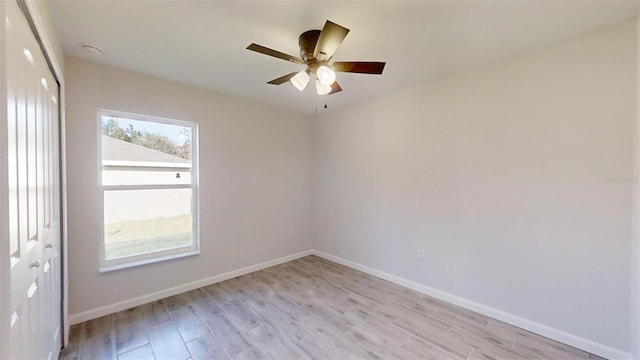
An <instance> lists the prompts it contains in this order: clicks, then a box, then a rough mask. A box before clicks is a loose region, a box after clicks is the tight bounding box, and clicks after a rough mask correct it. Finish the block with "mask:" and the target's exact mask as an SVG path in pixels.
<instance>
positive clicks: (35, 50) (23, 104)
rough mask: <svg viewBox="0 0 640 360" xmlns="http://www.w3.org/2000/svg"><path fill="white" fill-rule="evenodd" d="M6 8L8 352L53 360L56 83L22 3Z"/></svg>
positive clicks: (56, 328) (56, 331) (57, 283)
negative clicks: (9, 293)
mask: <svg viewBox="0 0 640 360" xmlns="http://www.w3.org/2000/svg"><path fill="white" fill-rule="evenodd" d="M6 12H7V14H6V15H7V19H6V21H5V22H6V23H7V24H10V26H7V27H6V29H7V37H6V46H7V48H6V50H7V51H6V57H7V93H8V95H7V110H8V111H7V130H8V131H7V135H8V138H7V139H6V140H7V146H8V156H9V161H8V165H9V169H8V176H9V179H8V180H9V181H8V185H9V189H8V191H9V201H8V204H7V205H8V207H9V214H10V216H9V234H10V252H11V259H10V260H11V262H10V263H11V270H10V271H11V295H10V307H11V308H10V312H11V314H12V315H11V329H10V337H11V342H10V346H11V349H10V354H11V358H16V359H19V358H38V359H51V358H57V357H58V354H59V351H60V347H61V335H62V334H61V309H62V306H61V305H62V299H61V292H62V287H61V261H60V256H59V251H60V238H61V236H60V230H61V229H60V223H59V214H60V181H59V174H60V173H59V168H58V167H59V164H60V162H59V150H58V149H59V147H58V144H59V130H58V127H59V119H58V113H59V110H58V99H57V97H58V84H57V82H56V80H55V79H54V77H53V75H52V74H51V71H50V70H49V67H48V64H47V62H46V59H45V57H44V55H43V54H42V52H41V50H40V46H39V44H38V42H37V40H36V38H35V36H34V35H33V33H32V31H31V28H30V27H29V24H28V22H27V21H26V18H25V16H24V14H23V13H22V11H21V10H20V8H19V7H18V5H17V3H16V2H14V1H12V2H8V3H6ZM7 20H8V21H7ZM3 140H4V139H3Z"/></svg>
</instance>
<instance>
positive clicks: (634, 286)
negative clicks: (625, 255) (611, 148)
mask: <svg viewBox="0 0 640 360" xmlns="http://www.w3.org/2000/svg"><path fill="white" fill-rule="evenodd" d="M638 89H640V19H638V20H636V97H635V99H636V117H635V123H634V125H635V129H634V130H635V131H634V137H635V143H634V147H633V154H634V161H633V164H634V170H635V171H634V177H633V184H634V185H633V222H632V224H633V231H632V238H631V309H630V316H629V318H630V322H631V324H630V325H631V354H632V355H633V358H634V359H640V183H639V181H640V92H639V91H638Z"/></svg>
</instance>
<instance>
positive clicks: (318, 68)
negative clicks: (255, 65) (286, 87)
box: [247, 20, 385, 95]
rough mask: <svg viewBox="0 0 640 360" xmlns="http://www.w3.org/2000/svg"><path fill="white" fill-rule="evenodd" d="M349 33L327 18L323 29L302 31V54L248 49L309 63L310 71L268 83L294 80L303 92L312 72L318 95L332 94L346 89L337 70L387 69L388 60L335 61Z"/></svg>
mask: <svg viewBox="0 0 640 360" xmlns="http://www.w3.org/2000/svg"><path fill="white" fill-rule="evenodd" d="M348 33H349V29H347V28H345V27H343V26H340V25H338V24H336V23H333V22H331V21H329V20H327V22H326V23H325V24H324V27H323V28H322V31H320V30H309V31H305V32H303V33H302V34H300V37H299V38H298V45H299V46H300V57H297V56H293V55H288V54H285V53H282V52H280V51H276V50H273V49H270V48H268V47H264V46H262V45H258V44H255V43H252V44H251V45H249V46H247V49H248V50H252V51H256V52H259V53H262V54H265V55H269V56H273V57H277V58H279V59H283V60H287V61H291V62H293V63H296V64H300V65H306V66H307V69H306V70H302V71H295V72H292V73H289V74H287V75H284V76H281V77H279V78H277V79H273V80H271V81H269V82H268V84H273V85H280V84H284V83H285V82H287V81H290V82H291V83H292V84H293V86H295V87H296V88H297V89H298V90H300V91H302V90H304V89H305V87H307V84H308V83H309V81H310V79H311V75H315V77H316V91H317V93H318V95H326V94H329V95H331V94H335V93H337V92H339V91H342V88H341V87H340V85H339V84H338V82H337V81H336V71H338V72H350V73H359V74H377V75H380V74H382V71H383V70H384V65H385V63H383V62H373V61H336V62H332V61H331V60H332V57H333V54H334V53H335V52H336V50H337V49H338V47H339V46H340V44H342V41H343V40H344V38H345V37H346V36H347V34H348Z"/></svg>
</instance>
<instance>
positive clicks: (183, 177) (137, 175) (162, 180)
mask: <svg viewBox="0 0 640 360" xmlns="http://www.w3.org/2000/svg"><path fill="white" fill-rule="evenodd" d="M174 184H176V185H189V184H191V169H179V168H173V169H171V170H161V169H158V168H152V169H141V168H136V170H131V169H126V168H123V167H118V168H117V170H113V169H112V168H111V167H105V168H104V169H103V170H102V185H174Z"/></svg>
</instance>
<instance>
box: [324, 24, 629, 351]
mask: <svg viewBox="0 0 640 360" xmlns="http://www.w3.org/2000/svg"><path fill="white" fill-rule="evenodd" d="M635 41H636V39H635V28H634V24H633V23H629V24H625V25H621V26H617V27H614V28H611V29H607V30H603V31H600V32H597V33H593V34H591V35H588V36H584V37H580V38H577V39H573V40H571V41H567V42H563V43H560V44H557V45H556V46H552V47H549V48H546V49H542V50H539V51H535V52H532V53H528V54H524V55H522V56H519V57H516V58H511V59H507V60H504V61H501V62H498V63H494V64H490V65H486V66H482V67H480V68H476V69H475V70H472V71H468V72H465V73H461V74H456V75H452V76H447V77H444V78H441V79H437V80H435V81H432V82H429V83H425V84H422V85H418V86H415V87H412V88H408V89H406V90H403V91H401V92H398V93H395V94H392V95H388V96H383V97H379V98H375V99H371V100H369V101H367V102H364V103H361V104H358V105H355V106H351V107H349V108H346V109H340V110H337V111H333V112H331V113H327V114H324V115H323V116H321V117H320V118H319V119H317V121H316V122H315V142H316V144H315V170H314V172H315V186H314V188H315V197H314V202H315V205H316V206H315V210H314V211H315V216H314V221H315V223H314V234H315V236H316V243H315V246H316V247H317V248H318V249H319V250H321V251H324V252H327V253H329V254H333V255H336V256H338V257H341V258H344V259H347V260H350V261H354V262H357V263H359V264H362V265H365V266H369V267H372V268H375V269H378V270H381V271H384V272H387V273H391V274H393V275H396V276H399V277H402V278H405V279H409V280H412V281H415V282H418V283H420V284H424V285H427V286H429V287H431V288H435V289H438V290H441V291H444V292H447V293H450V294H453V295H456V296H459V297H462V298H465V299H467V300H470V301H473V302H476V303H479V304H482V305H485V306H488V307H491V308H494V309H498V310H501V311H504V312H507V313H510V314H512V315H515V316H518V317H521V318H524V319H527V320H530V321H532V322H536V323H539V324H543V325H547V326H549V327H552V328H554V329H556V330H560V331H564V332H568V333H570V334H574V335H576V336H578V337H581V338H584V339H586V340H587V341H592V342H595V343H598V344H599V345H604V347H605V348H606V347H611V348H613V349H617V350H621V351H622V352H623V353H624V352H626V353H628V352H629V351H630V341H629V339H630V337H629V330H628V329H629V327H630V323H629V309H630V306H631V304H630V289H629V284H630V273H631V265H630V257H629V253H630V250H631V240H630V239H631V227H632V225H631V207H632V205H631V202H632V186H631V181H630V179H632V176H633V150H634V148H633V138H634V132H633V130H634V112H635V101H636V99H635V86H636V84H635V71H636V70H635V67H636V65H635V61H636V43H635ZM418 248H424V249H425V251H426V260H425V261H424V262H420V261H417V260H416V251H417V249H418ZM614 352H615V351H614Z"/></svg>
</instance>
